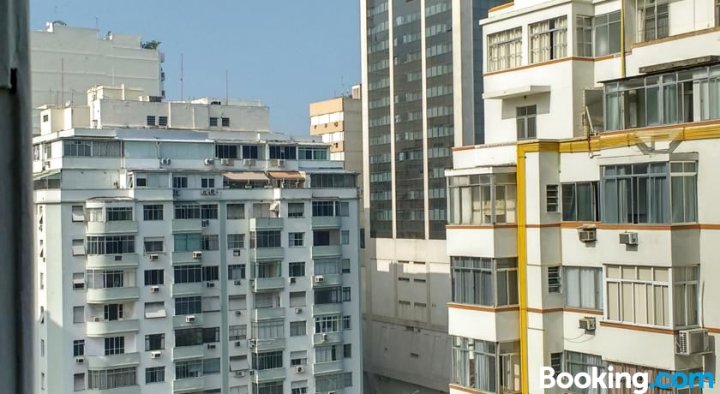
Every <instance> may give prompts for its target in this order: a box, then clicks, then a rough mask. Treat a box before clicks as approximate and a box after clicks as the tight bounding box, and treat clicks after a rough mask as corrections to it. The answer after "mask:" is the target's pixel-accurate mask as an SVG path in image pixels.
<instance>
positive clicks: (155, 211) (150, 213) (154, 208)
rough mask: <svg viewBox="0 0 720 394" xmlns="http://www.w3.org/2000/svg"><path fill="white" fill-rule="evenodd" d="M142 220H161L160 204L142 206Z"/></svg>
mask: <svg viewBox="0 0 720 394" xmlns="http://www.w3.org/2000/svg"><path fill="white" fill-rule="evenodd" d="M143 220H163V206H162V204H151V205H143Z"/></svg>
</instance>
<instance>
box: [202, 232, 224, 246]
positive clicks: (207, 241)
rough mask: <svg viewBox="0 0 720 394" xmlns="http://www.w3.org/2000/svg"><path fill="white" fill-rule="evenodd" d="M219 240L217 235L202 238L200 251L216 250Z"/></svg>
mask: <svg viewBox="0 0 720 394" xmlns="http://www.w3.org/2000/svg"><path fill="white" fill-rule="evenodd" d="M219 248H220V239H219V237H218V235H217V234H214V235H203V236H202V250H218V249H219Z"/></svg>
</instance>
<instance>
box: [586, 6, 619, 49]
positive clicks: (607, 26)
mask: <svg viewBox="0 0 720 394" xmlns="http://www.w3.org/2000/svg"><path fill="white" fill-rule="evenodd" d="M593 22H594V27H593V35H594V36H595V56H603V55H609V54H611V53H618V52H620V11H615V12H611V13H608V14H603V15H597V16H595V18H594V19H593Z"/></svg>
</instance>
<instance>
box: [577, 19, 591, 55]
mask: <svg viewBox="0 0 720 394" xmlns="http://www.w3.org/2000/svg"><path fill="white" fill-rule="evenodd" d="M592 32H593V18H592V17H590V16H584V15H577V16H576V17H575V41H576V44H577V49H576V53H577V56H582V57H592V55H593V51H592V49H593V42H592Z"/></svg>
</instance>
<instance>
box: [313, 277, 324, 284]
mask: <svg viewBox="0 0 720 394" xmlns="http://www.w3.org/2000/svg"><path fill="white" fill-rule="evenodd" d="M314 280H315V283H323V282H325V277H324V276H322V275H316V276H315V279H314Z"/></svg>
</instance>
